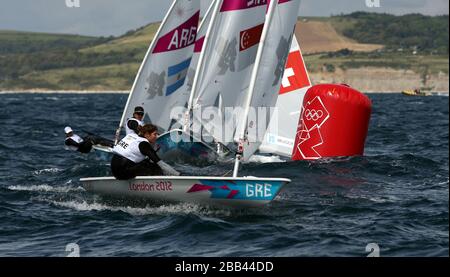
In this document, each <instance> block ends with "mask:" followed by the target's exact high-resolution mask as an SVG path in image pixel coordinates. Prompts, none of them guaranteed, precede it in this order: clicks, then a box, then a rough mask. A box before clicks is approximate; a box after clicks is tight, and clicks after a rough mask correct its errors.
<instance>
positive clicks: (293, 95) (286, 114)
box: [259, 35, 311, 158]
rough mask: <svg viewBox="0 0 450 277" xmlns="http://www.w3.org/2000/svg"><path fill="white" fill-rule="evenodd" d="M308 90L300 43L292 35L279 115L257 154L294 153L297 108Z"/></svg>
mask: <svg viewBox="0 0 450 277" xmlns="http://www.w3.org/2000/svg"><path fill="white" fill-rule="evenodd" d="M310 87H311V80H310V78H309V74H308V70H307V68H306V65H305V62H304V59H303V55H302V51H301V49H300V45H299V42H298V40H297V38H296V36H295V35H294V37H293V38H292V44H291V49H290V52H289V56H288V59H287V62H286V66H285V72H284V75H283V79H282V82H281V86H280V91H279V94H278V99H277V104H276V108H277V110H278V113H277V114H276V115H275V116H273V117H272V118H271V120H270V124H269V127H268V128H267V131H266V134H265V135H264V139H263V142H262V143H261V145H260V147H259V151H260V153H269V154H272V155H279V156H282V157H285V158H291V156H292V152H293V150H294V143H295V136H296V132H297V125H298V122H299V118H300V107H302V103H303V98H304V96H305V94H306V92H307V91H308V89H309V88H310Z"/></svg>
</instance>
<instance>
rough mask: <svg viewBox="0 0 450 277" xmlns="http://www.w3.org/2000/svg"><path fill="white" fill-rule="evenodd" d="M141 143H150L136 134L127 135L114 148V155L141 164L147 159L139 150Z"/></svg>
mask: <svg viewBox="0 0 450 277" xmlns="http://www.w3.org/2000/svg"><path fill="white" fill-rule="evenodd" d="M141 142H148V140H147V139H146V138H143V137H140V136H138V135H136V134H135V133H133V134H129V135H126V136H125V137H124V138H123V139H122V140H121V141H119V142H118V143H117V144H116V145H115V146H114V148H113V153H114V154H117V155H119V156H122V157H125V158H127V159H129V160H130V161H132V162H134V163H140V162H142V161H143V160H145V158H146V157H147V156H145V155H144V154H142V153H141V151H140V150H139V144H140V143H141Z"/></svg>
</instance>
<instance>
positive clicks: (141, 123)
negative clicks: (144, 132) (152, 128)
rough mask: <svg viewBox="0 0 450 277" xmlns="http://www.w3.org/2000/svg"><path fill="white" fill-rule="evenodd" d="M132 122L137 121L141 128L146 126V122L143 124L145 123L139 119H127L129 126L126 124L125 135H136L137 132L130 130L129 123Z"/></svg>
mask: <svg viewBox="0 0 450 277" xmlns="http://www.w3.org/2000/svg"><path fill="white" fill-rule="evenodd" d="M130 120H134V121H136V122H137V123H138V124H139V126H144V122H143V121H140V120H137V119H136V118H134V117H132V118H128V119H127V124H125V133H126V134H127V135H129V134H136V132H135V131H134V130H132V129H130V128H128V122H129V121H130Z"/></svg>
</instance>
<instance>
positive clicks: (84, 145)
mask: <svg viewBox="0 0 450 277" xmlns="http://www.w3.org/2000/svg"><path fill="white" fill-rule="evenodd" d="M64 132H65V133H66V139H65V141H64V144H65V145H66V147H67V148H68V149H70V150H74V151H78V152H81V153H89V152H90V151H91V150H92V146H93V145H96V144H97V145H103V146H108V147H112V146H113V141H112V140H109V139H105V138H102V137H99V136H96V135H93V134H89V135H88V136H85V137H80V136H79V135H77V134H74V132H73V130H72V128H70V127H69V126H67V127H66V128H64Z"/></svg>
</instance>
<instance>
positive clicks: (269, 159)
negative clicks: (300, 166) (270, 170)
mask: <svg viewBox="0 0 450 277" xmlns="http://www.w3.org/2000/svg"><path fill="white" fill-rule="evenodd" d="M249 162H251V163H263V164H265V163H284V162H286V161H283V160H282V159H281V158H280V156H261V155H253V156H251V157H250V159H249Z"/></svg>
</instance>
